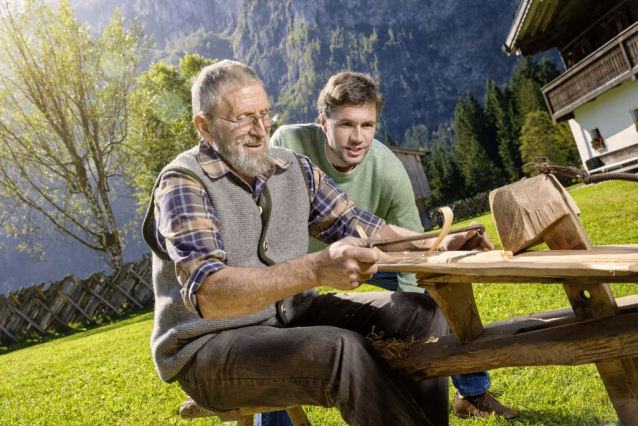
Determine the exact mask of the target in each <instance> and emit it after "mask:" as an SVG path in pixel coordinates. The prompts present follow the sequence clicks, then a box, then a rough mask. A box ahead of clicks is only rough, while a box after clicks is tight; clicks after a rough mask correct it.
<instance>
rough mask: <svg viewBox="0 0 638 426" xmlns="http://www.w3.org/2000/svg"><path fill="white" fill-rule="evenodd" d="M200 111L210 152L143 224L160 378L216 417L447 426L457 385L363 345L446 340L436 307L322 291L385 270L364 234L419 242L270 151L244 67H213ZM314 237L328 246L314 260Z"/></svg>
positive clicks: (200, 92)
mask: <svg viewBox="0 0 638 426" xmlns="http://www.w3.org/2000/svg"><path fill="white" fill-rule="evenodd" d="M192 99H193V116H194V122H195V126H196V127H197V130H198V132H199V135H200V136H201V139H202V141H201V143H200V145H199V146H197V147H195V148H193V149H191V150H189V151H186V152H184V153H182V154H180V155H179V156H178V157H177V158H176V159H175V160H173V161H172V162H171V163H170V164H169V165H168V166H166V168H165V169H164V170H163V171H162V172H161V173H160V176H159V178H158V180H157V183H156V186H155V189H154V193H153V202H152V203H151V206H150V208H149V212H148V213H147V215H146V218H145V221H144V226H143V232H144V237H145V240H146V242H147V244H148V245H149V246H150V247H151V249H152V251H153V286H154V290H155V324H154V329H153V333H152V336H151V347H152V352H153V358H154V361H155V365H156V368H157V370H158V373H159V375H160V377H161V379H162V380H164V381H168V382H172V381H177V382H178V383H179V384H180V386H181V387H182V389H184V391H185V392H186V393H187V394H188V395H190V396H191V397H192V398H193V399H194V400H195V401H196V402H197V403H198V404H200V405H202V406H204V407H207V408H209V409H213V410H230V409H235V408H237V407H245V406H279V405H303V404H307V405H321V406H325V407H337V408H338V409H339V411H340V413H341V415H342V417H343V418H344V420H345V421H346V422H347V423H348V424H355V425H365V426H374V425H390V424H400V425H424V424H435V425H444V424H447V386H445V383H446V382H445V381H442V380H429V381H424V382H419V383H416V382H412V381H410V380H406V379H404V378H402V377H400V376H399V375H398V374H397V373H395V372H394V371H393V370H391V369H390V368H389V366H388V364H387V362H386V361H385V359H383V358H382V357H381V356H380V355H379V354H378V353H377V352H376V351H375V350H374V349H373V347H372V345H371V344H370V343H369V342H368V341H367V340H366V338H365V336H366V335H367V334H368V333H370V331H371V330H372V327H374V329H375V331H376V332H384V333H385V337H386V338H397V339H410V338H416V339H427V338H429V337H430V336H432V335H440V334H443V333H445V331H446V328H447V326H446V323H445V320H444V318H443V316H442V315H441V313H440V311H439V310H438V309H437V307H436V304H435V303H434V302H433V301H432V299H431V298H429V297H428V296H426V295H423V294H417V293H389V292H383V293H348V294H334V293H327V294H318V292H317V291H316V290H315V287H318V286H330V287H332V288H335V289H337V290H350V289H354V288H356V287H358V286H359V285H360V284H361V283H362V282H365V281H367V280H368V279H370V277H371V276H372V275H373V274H374V273H375V272H377V266H376V262H377V260H378V254H377V252H376V251H375V250H372V249H368V248H366V243H367V241H366V240H365V239H359V238H355V237H354V236H356V235H357V231H356V229H355V228H356V227H361V228H362V229H363V230H364V232H365V233H366V234H367V235H370V236H372V238H383V239H386V238H398V237H402V236H407V235H413V234H414V232H412V231H408V230H406V229H402V228H399V227H396V226H393V225H388V224H386V223H385V222H384V221H383V220H382V219H380V218H378V217H376V216H374V215H372V214H370V213H368V212H365V211H363V210H360V209H358V208H357V207H356V206H355V205H354V204H353V203H352V202H351V201H349V200H348V198H347V196H346V195H345V194H344V193H343V192H342V191H341V190H339V189H338V188H337V187H336V186H335V184H334V183H333V182H332V180H331V179H330V178H328V177H327V176H326V175H325V174H324V173H322V172H321V171H320V170H319V169H318V168H317V167H315V166H314V165H313V164H312V163H311V162H310V161H309V160H308V159H307V157H304V156H301V155H297V154H294V153H292V152H291V151H289V150H286V149H283V148H273V149H271V148H270V145H269V137H268V135H269V131H270V127H271V124H272V120H273V117H272V115H271V114H272V110H271V109H270V105H269V103H268V98H267V96H266V92H265V91H264V88H263V84H262V82H261V81H260V79H259V78H258V77H257V75H256V74H255V73H254V71H253V70H251V69H250V68H248V67H246V66H245V65H242V64H240V63H238V62H233V61H222V62H219V63H216V64H214V65H211V66H208V67H206V68H204V69H203V70H202V71H201V73H200V75H199V76H198V78H197V80H196V81H195V83H194V84H193V87H192ZM309 234H310V235H312V236H313V237H315V238H317V239H319V240H321V241H323V242H326V243H329V244H330V245H329V246H328V247H327V248H326V249H324V250H321V251H319V252H316V253H311V254H306V252H307V247H308V235H309ZM471 236H472V234H471V233H468V234H465V235H461V236H460V237H458V238H454V239H452V238H450V239H449V240H448V241H447V244H448V246H449V247H454V246H459V245H462V244H463V243H464V241H465V240H467V239H468V238H470V237H471ZM427 244H428V243H427V242H426V243H424V242H421V243H418V244H416V245H415V244H404V245H397V246H396V247H395V249H396V250H406V249H409V250H423V249H425V248H427ZM442 384H443V385H442Z"/></svg>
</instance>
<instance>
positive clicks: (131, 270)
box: [128, 267, 153, 291]
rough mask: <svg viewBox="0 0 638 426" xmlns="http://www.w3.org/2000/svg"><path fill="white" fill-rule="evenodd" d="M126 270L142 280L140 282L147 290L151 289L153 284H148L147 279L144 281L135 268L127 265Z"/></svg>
mask: <svg viewBox="0 0 638 426" xmlns="http://www.w3.org/2000/svg"><path fill="white" fill-rule="evenodd" d="M128 270H129V272H130V273H131V274H133V275H135V277H137V279H138V280H140V281H141V282H142V284H144V285H145V286H146V288H148V289H149V290H151V291H153V286H152V285H150V284H149V283H148V281H146V280H145V279H144V278H142V276H141V275H140V274H138V273H137V272H135V269H133V268H132V267H129V268H128Z"/></svg>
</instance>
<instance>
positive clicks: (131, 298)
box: [105, 280, 144, 308]
mask: <svg viewBox="0 0 638 426" xmlns="http://www.w3.org/2000/svg"><path fill="white" fill-rule="evenodd" d="M105 282H106V283H107V284H108V285H109V286H111V287H113V288H114V289H116V290H118V291H119V292H120V293H122V294H123V295H124V296H126V298H127V299H128V300H130V301H131V302H133V303H135V304H136V305H137V306H138V307H139V308H143V307H144V306H143V305H142V304H141V303H140V302H138V301H137V299H135V298H134V297H133V296H131V295H130V294H128V293H127V292H126V290H124V289H123V288H122V287H120V286H119V285H117V284H115V283H113V282H111V281H110V280H107V281H105Z"/></svg>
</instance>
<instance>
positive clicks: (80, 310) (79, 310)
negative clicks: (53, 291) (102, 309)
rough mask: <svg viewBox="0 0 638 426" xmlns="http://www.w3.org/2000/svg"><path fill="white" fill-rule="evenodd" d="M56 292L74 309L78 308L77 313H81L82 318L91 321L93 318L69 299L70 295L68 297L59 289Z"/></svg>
mask: <svg viewBox="0 0 638 426" xmlns="http://www.w3.org/2000/svg"><path fill="white" fill-rule="evenodd" d="M58 294H59V295H60V297H61V298H62V300H64V301H65V302H66V303H68V304H69V305H71V306H73V307H74V308H75V309H77V310H78V312H79V313H81V314H82V316H84V318H86V319H87V320H89V321H93V318H91V317H90V316H89V314H87V313H86V312H84V310H83V309H82V308H80V307H79V306H78V305H77V303H75V302H74V301H73V300H71V298H70V297H68V296H67V295H66V294H64V293H62V292H61V291H60V290H58Z"/></svg>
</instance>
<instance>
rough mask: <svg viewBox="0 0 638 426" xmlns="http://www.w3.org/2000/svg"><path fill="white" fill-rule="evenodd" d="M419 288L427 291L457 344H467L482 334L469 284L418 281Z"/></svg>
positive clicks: (481, 325)
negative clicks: (445, 320)
mask: <svg viewBox="0 0 638 426" xmlns="http://www.w3.org/2000/svg"><path fill="white" fill-rule="evenodd" d="M419 286H421V287H425V288H427V289H428V290H429V293H430V296H432V298H433V299H434V301H435V302H436V304H437V305H439V308H441V311H443V314H444V315H445V318H446V319H447V322H448V325H449V326H450V329H451V330H452V333H453V334H454V337H456V339H457V341H458V342H459V343H468V342H470V341H472V340H473V339H475V338H476V337H478V336H479V335H480V334H481V333H482V332H483V324H482V323H481V316H480V315H479V312H478V308H477V307H476V301H475V300H474V292H473V290H472V284H471V283H461V284H435V283H433V284H429V285H428V283H423V282H422V281H419Z"/></svg>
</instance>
